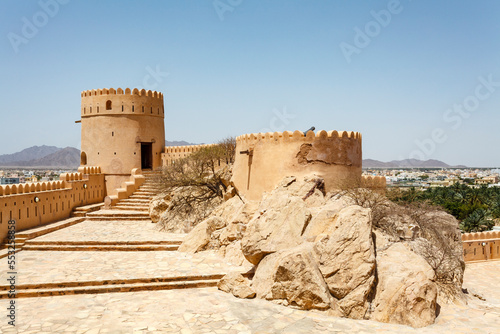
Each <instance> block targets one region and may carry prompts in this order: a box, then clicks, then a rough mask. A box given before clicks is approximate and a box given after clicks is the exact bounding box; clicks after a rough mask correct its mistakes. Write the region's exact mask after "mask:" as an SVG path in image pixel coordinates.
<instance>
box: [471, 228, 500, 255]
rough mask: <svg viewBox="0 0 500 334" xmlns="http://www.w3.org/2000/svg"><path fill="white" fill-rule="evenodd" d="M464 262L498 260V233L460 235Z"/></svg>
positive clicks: (499, 235) (499, 247)
mask: <svg viewBox="0 0 500 334" xmlns="http://www.w3.org/2000/svg"><path fill="white" fill-rule="evenodd" d="M462 245H463V248H464V260H465V262H473V261H486V260H498V259H500V231H488V232H478V233H464V234H462Z"/></svg>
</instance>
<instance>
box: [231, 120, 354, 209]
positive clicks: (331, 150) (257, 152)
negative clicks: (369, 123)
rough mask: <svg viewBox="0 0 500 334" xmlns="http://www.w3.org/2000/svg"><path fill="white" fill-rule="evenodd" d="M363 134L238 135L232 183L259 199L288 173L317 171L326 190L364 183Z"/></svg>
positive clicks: (299, 132) (250, 197) (346, 132)
mask: <svg viewBox="0 0 500 334" xmlns="http://www.w3.org/2000/svg"><path fill="white" fill-rule="evenodd" d="M361 164H362V137H361V134H360V133H359V132H354V131H335V130H332V131H325V130H320V131H318V132H316V133H315V132H314V131H308V132H307V133H306V134H304V133H303V132H302V131H294V132H291V131H284V132H268V133H251V134H245V135H242V136H239V137H237V138H236V157H235V162H234V167H233V182H234V184H235V186H236V188H237V189H238V191H239V192H240V194H243V195H245V196H246V197H247V198H249V199H254V200H258V199H260V198H261V196H262V194H263V193H264V192H266V191H270V190H272V189H273V188H274V187H275V186H276V185H277V184H278V183H279V182H280V181H281V180H282V179H283V178H284V177H285V176H297V177H301V176H305V175H307V174H316V175H319V176H321V177H323V178H324V180H325V188H326V190H327V191H330V190H334V189H341V188H343V187H344V186H345V185H347V184H360V183H361Z"/></svg>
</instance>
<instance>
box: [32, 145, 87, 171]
mask: <svg viewBox="0 0 500 334" xmlns="http://www.w3.org/2000/svg"><path fill="white" fill-rule="evenodd" d="M28 164H29V166H47V167H49V166H50V167H78V166H80V150H78V149H76V148H74V147H66V148H63V149H61V150H59V151H57V152H55V153H52V154H49V155H47V156H45V157H43V158H40V159H36V160H31V161H28Z"/></svg>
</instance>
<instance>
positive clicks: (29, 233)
mask: <svg viewBox="0 0 500 334" xmlns="http://www.w3.org/2000/svg"><path fill="white" fill-rule="evenodd" d="M148 218H149V215H148ZM84 220H85V218H83V217H73V218H68V219H65V220H61V221H58V222H55V223H49V224H46V225H42V226H39V227H35V228H31V229H29V230H24V231H20V232H17V233H16V239H14V241H15V240H19V244H16V252H19V251H20V250H22V247H23V244H24V242H25V241H26V240H29V239H33V238H36V237H39V236H41V235H44V234H47V233H50V232H54V231H57V230H60V229H62V228H65V227H69V226H72V225H75V224H78V223H81V222H82V221H84ZM149 220H150V218H149ZM8 254H9V253H8V248H5V249H2V250H0V258H3V257H6V256H7V255H8Z"/></svg>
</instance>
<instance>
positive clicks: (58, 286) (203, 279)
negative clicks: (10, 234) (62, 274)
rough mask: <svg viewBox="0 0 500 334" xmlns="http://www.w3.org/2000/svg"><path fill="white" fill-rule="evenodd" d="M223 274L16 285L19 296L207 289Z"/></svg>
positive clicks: (3, 294)
mask: <svg viewBox="0 0 500 334" xmlns="http://www.w3.org/2000/svg"><path fill="white" fill-rule="evenodd" d="M223 276H224V275H223V274H218V275H199V276H183V277H170V278H146V279H125V280H103V281H86V282H85V281H83V282H60V283H46V284H43V283H42V284H29V285H22V284H19V285H17V286H16V298H27V297H45V296H63V295H73V294H97V293H109V292H132V291H145V290H148V291H150V290H173V289H193V288H205V287H214V286H216V285H217V283H218V281H219V280H220V279H221V278H222V277H223ZM0 290H1V291H0V299H7V298H9V286H5V285H4V286H0Z"/></svg>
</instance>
